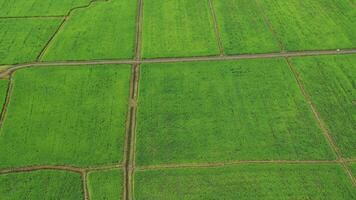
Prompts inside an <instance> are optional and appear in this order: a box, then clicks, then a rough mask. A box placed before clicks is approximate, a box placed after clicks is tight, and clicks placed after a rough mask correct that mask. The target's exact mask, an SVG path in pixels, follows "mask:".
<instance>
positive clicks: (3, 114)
mask: <svg viewBox="0 0 356 200" xmlns="http://www.w3.org/2000/svg"><path fill="white" fill-rule="evenodd" d="M13 86H14V81H13V78H12V77H11V76H10V78H9V83H8V87H7V91H6V98H5V102H4V104H3V107H2V111H1V116H0V136H1V129H2V127H3V124H4V121H5V117H6V113H7V109H8V107H9V103H10V100H11V96H12V91H13Z"/></svg>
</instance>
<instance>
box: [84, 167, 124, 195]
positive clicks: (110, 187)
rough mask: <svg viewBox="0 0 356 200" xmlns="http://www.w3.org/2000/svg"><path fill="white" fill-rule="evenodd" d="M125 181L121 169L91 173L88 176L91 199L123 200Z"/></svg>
mask: <svg viewBox="0 0 356 200" xmlns="http://www.w3.org/2000/svg"><path fill="white" fill-rule="evenodd" d="M123 180H124V178H123V171H122V170H119V169H113V170H108V171H97V172H90V173H89V174H88V185H89V193H90V199H91V200H102V199H105V200H118V199H122V191H123V190H124V188H123Z"/></svg>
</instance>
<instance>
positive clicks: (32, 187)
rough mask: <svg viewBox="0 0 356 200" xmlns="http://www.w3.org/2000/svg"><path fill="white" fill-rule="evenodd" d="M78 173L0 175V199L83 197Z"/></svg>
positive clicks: (72, 198)
mask: <svg viewBox="0 0 356 200" xmlns="http://www.w3.org/2000/svg"><path fill="white" fill-rule="evenodd" d="M83 193H84V192H83V184H82V180H81V177H80V174H77V173H72V172H64V171H50V170H48V171H34V172H26V173H13V174H1V175H0V199H1V200H13V199H66V200H78V199H83V198H84V197H83Z"/></svg>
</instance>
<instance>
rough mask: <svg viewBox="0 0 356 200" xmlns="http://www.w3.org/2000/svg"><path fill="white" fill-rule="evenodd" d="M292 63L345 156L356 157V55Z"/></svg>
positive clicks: (293, 60)
mask: <svg viewBox="0 0 356 200" xmlns="http://www.w3.org/2000/svg"><path fill="white" fill-rule="evenodd" d="M292 62H293V63H294V64H295V67H296V68H297V70H298V72H299V74H300V79H301V80H302V82H303V83H304V85H305V88H306V90H307V92H308V93H309V95H310V96H311V99H312V100H313V102H314V103H315V106H316V108H317V110H318V111H319V113H320V115H321V118H322V119H323V121H324V122H325V123H326V126H327V128H328V129H329V131H330V133H331V135H332V137H333V138H334V140H335V141H336V143H337V145H338V146H339V148H340V150H341V152H342V154H343V156H344V157H347V158H356V106H355V104H356V89H355V88H356V83H355V80H356V56H355V55H338V56H320V57H308V58H293V59H292Z"/></svg>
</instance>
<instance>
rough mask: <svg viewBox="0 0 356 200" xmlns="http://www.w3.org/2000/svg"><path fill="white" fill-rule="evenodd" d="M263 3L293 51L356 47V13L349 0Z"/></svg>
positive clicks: (279, 0)
mask: <svg viewBox="0 0 356 200" xmlns="http://www.w3.org/2000/svg"><path fill="white" fill-rule="evenodd" d="M260 1H261V3H262V7H263V8H264V11H265V13H266V14H267V15H268V17H269V19H270V21H271V23H272V26H273V28H274V29H275V31H276V32H277V34H278V35H279V38H280V39H281V41H282V43H283V44H284V46H285V47H286V49H287V50H289V51H299V50H319V49H337V48H340V49H341V48H354V47H355V46H356V37H355V35H356V20H353V19H355V17H356V12H355V7H354V5H352V3H351V1H349V0H305V1H300V0H284V1H281V0H260Z"/></svg>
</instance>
